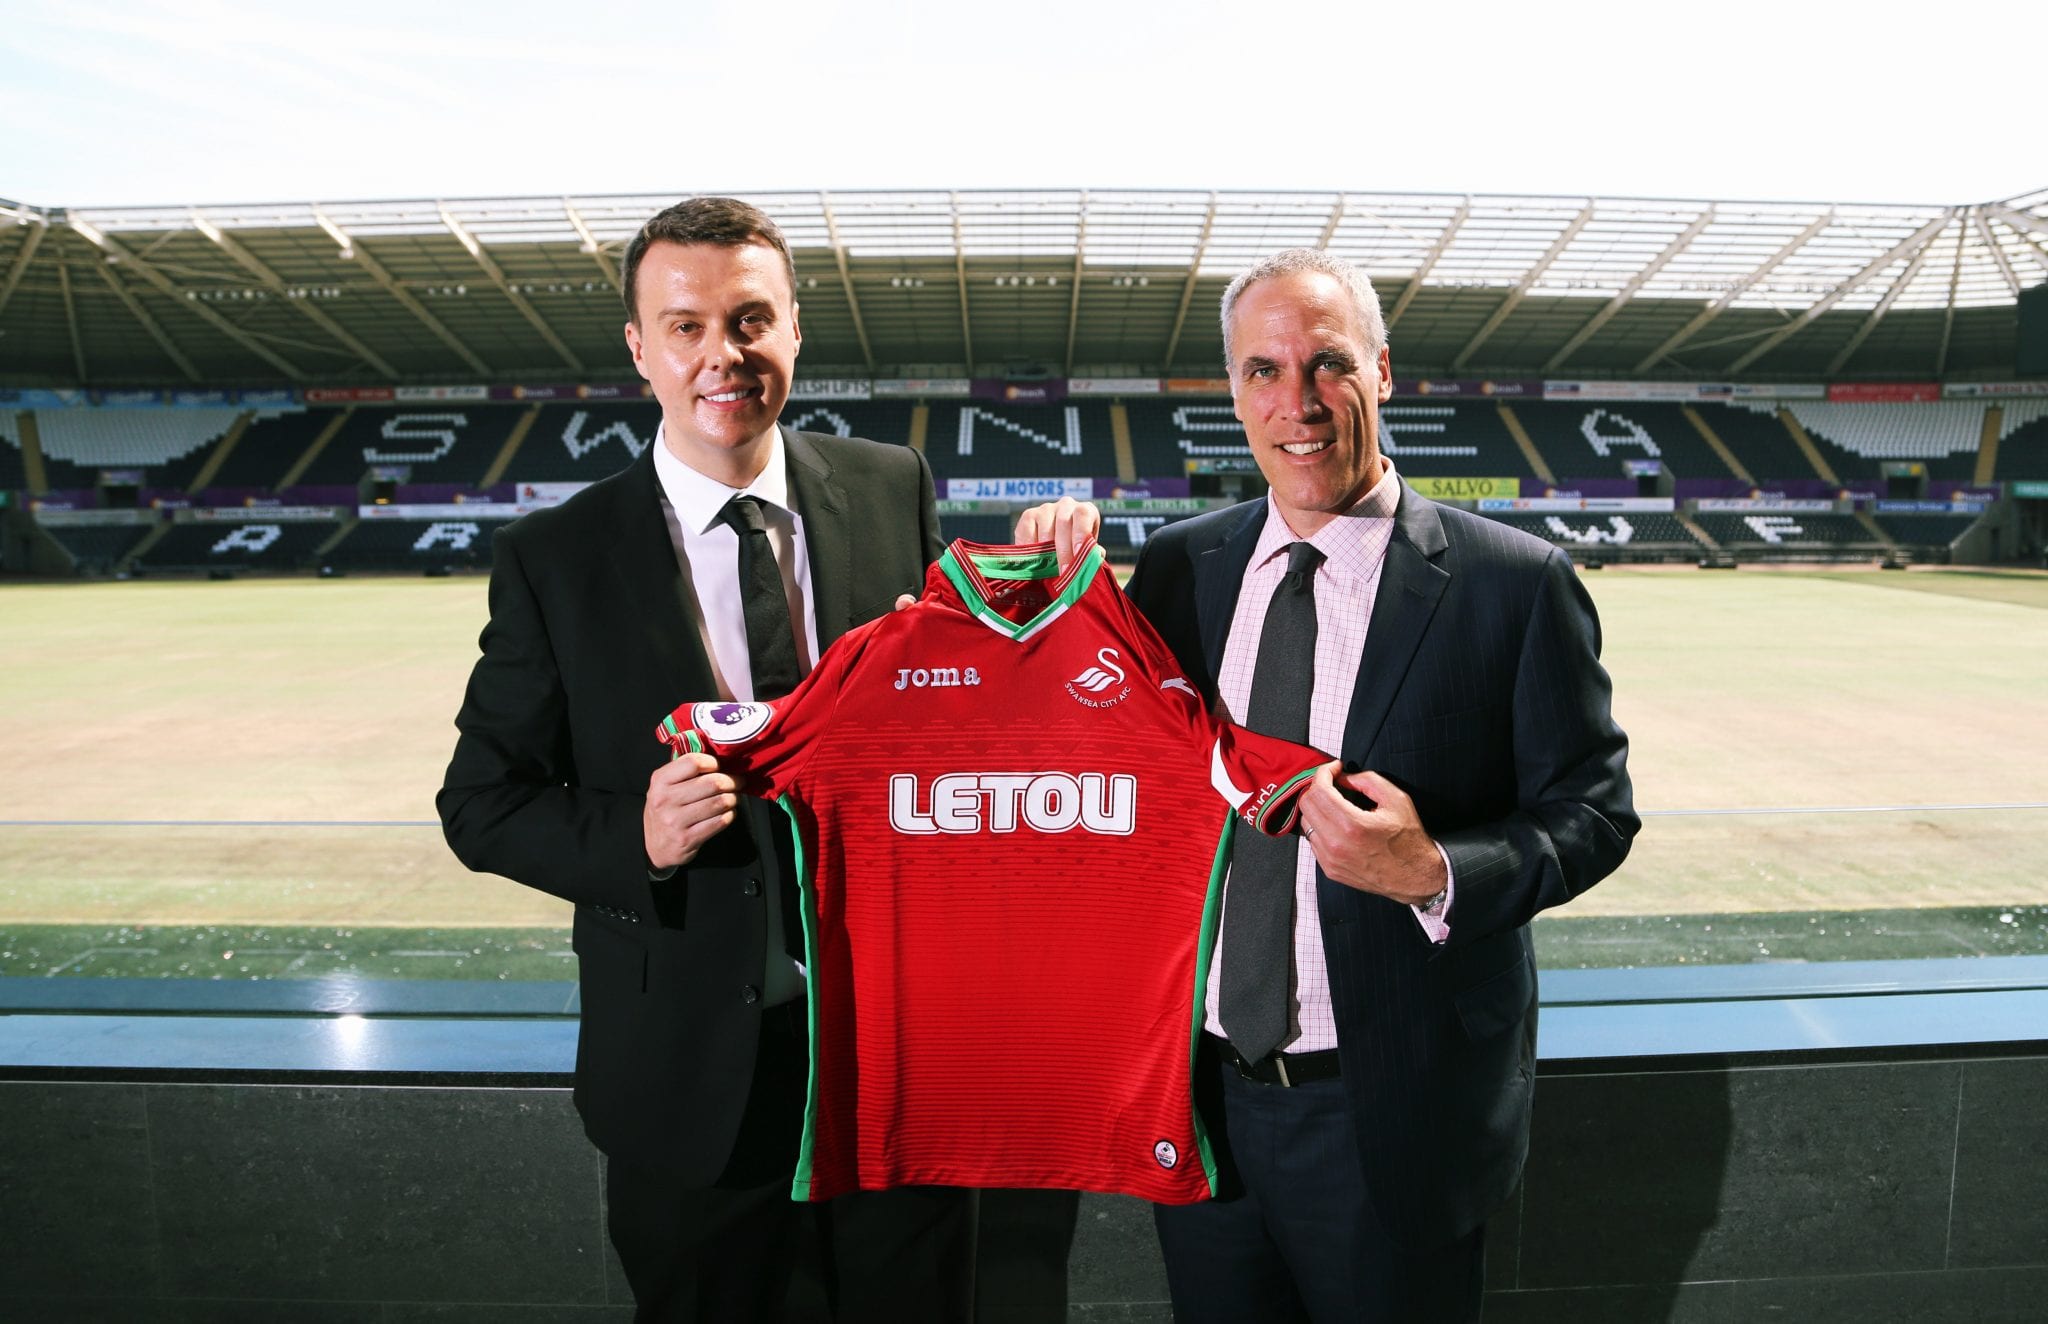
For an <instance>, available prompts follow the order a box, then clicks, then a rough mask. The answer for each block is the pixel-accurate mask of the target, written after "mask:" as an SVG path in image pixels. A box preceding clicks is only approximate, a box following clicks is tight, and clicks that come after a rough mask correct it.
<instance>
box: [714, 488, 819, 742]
mask: <svg viewBox="0 0 2048 1324" xmlns="http://www.w3.org/2000/svg"><path fill="white" fill-rule="evenodd" d="M718 518H719V519H720V520H722V521H723V522H724V523H726V524H727V525H730V526H731V528H732V531H733V532H734V533H736V534H738V535H739V540H740V602H741V605H742V610H743V611H744V612H745V614H746V621H747V659H748V661H749V662H750V663H751V666H750V668H749V669H750V670H751V671H752V672H753V673H754V674H753V682H754V701H755V702H756V703H765V702H767V701H768V700H769V699H779V698H781V697H782V696H783V695H785V694H788V693H789V692H790V691H791V690H793V689H795V688H796V686H797V682H798V681H799V680H801V679H802V678H803V677H802V675H801V673H800V670H799V668H798V665H797V658H796V631H795V630H794V629H793V628H792V627H791V626H790V623H789V598H788V597H787V596H786V595H785V594H784V593H783V589H782V571H781V570H779V569H777V568H776V565H775V549H774V548H772V547H770V546H769V545H768V525H767V523H766V522H765V521H764V520H763V519H762V517H761V502H760V500H759V499H758V498H756V497H750V496H736V497H734V498H733V499H732V500H730V501H728V502H726V503H725V509H723V510H721V511H719V512H718Z"/></svg>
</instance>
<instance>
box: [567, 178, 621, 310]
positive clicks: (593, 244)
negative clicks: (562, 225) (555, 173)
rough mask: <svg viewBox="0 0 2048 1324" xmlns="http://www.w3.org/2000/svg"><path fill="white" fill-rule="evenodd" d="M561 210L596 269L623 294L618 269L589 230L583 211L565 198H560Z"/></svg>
mask: <svg viewBox="0 0 2048 1324" xmlns="http://www.w3.org/2000/svg"><path fill="white" fill-rule="evenodd" d="M562 210H563V211H565V212H567V213H568V214H569V224H570V225H571V226H573V227H575V230H576V237H577V238H578V239H581V240H582V241H583V242H582V244H581V245H580V247H581V248H582V250H583V251H584V252H586V253H588V254H590V258H591V260H592V261H593V262H595V263H597V269H598V270H599V271H602V272H603V273H604V278H605V279H606V280H608V281H610V282H611V283H612V288H613V289H615V290H617V291H619V293H621V294H624V293H625V292H626V287H625V285H624V284H623V283H621V282H620V280H619V269H618V268H617V267H616V266H614V265H613V264H612V259H611V255H610V254H608V253H606V252H605V251H604V245H602V244H600V243H598V242H597V236H596V235H594V234H592V233H591V232H590V224H589V222H587V221H585V220H584V219H583V213H582V212H580V211H577V210H576V204H575V203H573V202H571V201H569V200H568V199H567V198H563V199H562Z"/></svg>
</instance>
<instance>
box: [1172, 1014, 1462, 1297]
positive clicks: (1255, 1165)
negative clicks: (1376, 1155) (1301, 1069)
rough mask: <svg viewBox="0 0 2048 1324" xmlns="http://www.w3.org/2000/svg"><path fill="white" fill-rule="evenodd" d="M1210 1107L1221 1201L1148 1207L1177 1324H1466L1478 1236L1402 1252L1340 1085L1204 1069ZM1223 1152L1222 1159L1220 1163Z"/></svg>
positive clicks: (1222, 1068)
mask: <svg viewBox="0 0 2048 1324" xmlns="http://www.w3.org/2000/svg"><path fill="white" fill-rule="evenodd" d="M1203 1070H1204V1071H1205V1072H1213V1073H1214V1075H1211V1076H1209V1077H1208V1078H1207V1079H1205V1080H1204V1081H1203V1085H1204V1087H1205V1089H1207V1090H1209V1091H1212V1092H1211V1093H1209V1094H1208V1097H1209V1098H1211V1099H1216V1098H1218V1096H1219V1095H1220V1107H1211V1108H1209V1109H1205V1114H1206V1115H1207V1116H1208V1117H1210V1118H1211V1119H1212V1121H1213V1120H1214V1119H1215V1118H1216V1116H1217V1114H1218V1113H1219V1112H1220V1113H1221V1114H1222V1120H1223V1126H1222V1127H1221V1128H1220V1129H1221V1130H1222V1131H1223V1133H1224V1137H1225V1139H1226V1142H1227V1143H1226V1145H1225V1148H1226V1149H1227V1151H1228V1166H1227V1168H1226V1172H1225V1176H1226V1181H1225V1184H1224V1196H1225V1198H1222V1199H1219V1200H1213V1201H1209V1202H1207V1203H1204V1204H1194V1205H1181V1206H1167V1205H1155V1206H1153V1223H1154V1225H1155V1226H1156V1227H1157V1228H1158V1231H1159V1245H1160V1249H1161V1251H1162V1252H1163V1253H1164V1255H1165V1259H1166V1279H1167V1285H1168V1288H1169V1290H1170V1291H1171V1293H1172V1295H1173V1312H1174V1318H1175V1319H1176V1320H1177V1321H1179V1324H1208V1322H1212V1321H1213V1324H1250V1322H1251V1321H1276V1322H1277V1321H1286V1322H1287V1324H1299V1322H1300V1321H1311V1320H1312V1321H1315V1324H1334V1322H1335V1321H1340V1320H1342V1321H1360V1322H1361V1324H1365V1322H1370V1324H1382V1322H1384V1324H1439V1322H1441V1324H1467V1322H1469V1321H1474V1320H1477V1319H1478V1318H1479V1308H1480V1295H1481V1292H1482V1291H1483V1290H1484V1287H1485V1277H1484V1270H1485V1265H1484V1257H1483V1250H1484V1246H1485V1233H1484V1229H1480V1230H1477V1231H1474V1232H1473V1233H1472V1234H1471V1235H1469V1236H1467V1237H1464V1238H1462V1239H1461V1240H1458V1241H1455V1242H1452V1243H1451V1244H1450V1245H1447V1246H1439V1247H1434V1248H1431V1249H1430V1250H1427V1251H1422V1252H1414V1251H1409V1250H1406V1249H1404V1248H1402V1247H1401V1246H1399V1245H1397V1244H1396V1243H1395V1242H1394V1241H1393V1239H1392V1238H1390V1237H1389V1236H1388V1235H1387V1233H1386V1230H1385V1229H1384V1228H1383V1227H1382V1226H1381V1224H1380V1221H1379V1218H1378V1216H1377V1215H1376V1214H1375V1213H1374V1212H1373V1207H1372V1201H1371V1199H1370V1198H1369V1197H1368V1195H1367V1193H1366V1190H1365V1182H1364V1179H1363V1177H1362V1175H1361V1169H1360V1166H1359V1161H1358V1141H1357V1137H1356V1132H1355V1131H1354V1130H1353V1129H1352V1122H1351V1108H1350V1103H1349V1100H1348V1099H1347V1097H1346V1095H1345V1093H1344V1082H1343V1081H1341V1080H1326V1081H1317V1082H1316V1083H1314V1084H1311V1085H1301V1086H1297V1087H1295V1088H1293V1089H1285V1088H1282V1087H1280V1086H1277V1085H1260V1084H1257V1083H1254V1082H1252V1081H1248V1080H1244V1079H1243V1078H1241V1077H1240V1076H1239V1075H1238V1074H1237V1071H1236V1069H1235V1068H1234V1067H1231V1066H1228V1065H1225V1064H1222V1063H1216V1064H1213V1065H1211V1064H1210V1063H1209V1062H1208V1058H1207V1055H1205V1058H1204V1063H1203ZM1219 1157H1221V1156H1219Z"/></svg>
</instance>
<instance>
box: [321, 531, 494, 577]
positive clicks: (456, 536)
mask: <svg viewBox="0 0 2048 1324" xmlns="http://www.w3.org/2000/svg"><path fill="white" fill-rule="evenodd" d="M509 523H511V521H510V520H502V519H474V520H463V519H441V520H433V519H366V520H363V521H362V522H361V523H359V524H357V525H356V526H355V528H353V529H351V530H349V533H348V536H347V537H345V538H343V539H342V540H341V542H340V543H338V544H337V545H336V546H335V548H334V550H333V551H331V552H329V553H328V554H327V557H326V561H327V563H328V564H330V565H334V566H338V567H341V568H343V569H347V570H410V571H414V572H418V571H423V570H437V569H442V568H451V569H464V568H467V569H479V570H480V569H484V568H486V567H488V566H489V565H490V563H491V538H492V537H493V536H494V535H495V534H496V533H497V531H498V530H499V529H501V528H503V527H504V526H505V525H507V524H509Z"/></svg>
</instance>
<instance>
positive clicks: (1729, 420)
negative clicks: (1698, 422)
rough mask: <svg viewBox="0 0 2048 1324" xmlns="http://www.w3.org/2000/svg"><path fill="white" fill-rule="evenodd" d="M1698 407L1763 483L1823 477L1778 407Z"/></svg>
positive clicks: (1727, 444) (1736, 459) (1745, 467)
mask: <svg viewBox="0 0 2048 1324" xmlns="http://www.w3.org/2000/svg"><path fill="white" fill-rule="evenodd" d="M1694 408H1696V409H1698V410H1699V411H1700V417H1701V418H1703V419H1705V420H1706V423H1707V426H1708V427H1710V428H1712V429H1714V435H1715V436H1717V437H1719V438H1720V439H1721V443H1722V444H1723V445H1724V446H1726V447H1727V448H1728V450H1729V453H1731V454H1732V455H1734V456H1735V461H1736V463H1738V464H1740V465H1741V466H1742V467H1743V468H1744V469H1746V470H1748V471H1749V476H1750V477H1751V478H1753V479H1755V480H1756V481H1757V482H1758V483H1759V484H1762V485H1764V486H1769V485H1771V484H1773V483H1783V482H1788V481H1811V480H1813V479H1816V478H1818V477H1820V475H1819V474H1818V473H1817V472H1815V470H1814V467H1813V464H1812V462H1811V461H1809V460H1808V459H1807V458H1806V455H1805V453H1804V452H1802V451H1801V450H1800V449H1799V444H1798V443H1797V442H1795V441H1793V440H1792V434H1791V433H1790V432H1787V431H1786V430H1785V425H1784V424H1783V423H1781V422H1779V421H1778V416H1777V410H1776V409H1775V408H1771V409H1765V410H1762V411H1759V410H1755V409H1748V408H1739V407H1737V406H1735V405H1727V404H1715V403H1709V404H1701V405H1695V406H1694ZM1687 477H1691V475H1687Z"/></svg>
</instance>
